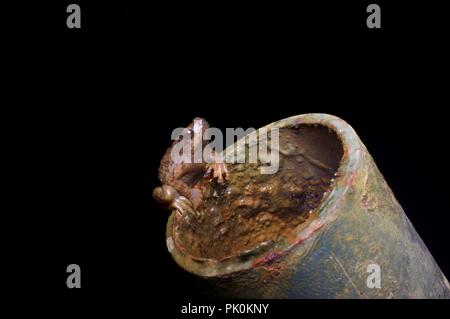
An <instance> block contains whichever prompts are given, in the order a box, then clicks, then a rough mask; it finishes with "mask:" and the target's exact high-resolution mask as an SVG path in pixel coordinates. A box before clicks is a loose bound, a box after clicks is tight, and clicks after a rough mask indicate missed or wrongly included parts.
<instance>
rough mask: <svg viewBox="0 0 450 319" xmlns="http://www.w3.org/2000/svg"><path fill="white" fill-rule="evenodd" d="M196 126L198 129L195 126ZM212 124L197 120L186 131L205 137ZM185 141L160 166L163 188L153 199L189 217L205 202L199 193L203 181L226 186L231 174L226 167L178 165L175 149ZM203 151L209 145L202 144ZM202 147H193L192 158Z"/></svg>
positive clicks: (175, 142) (220, 164)
mask: <svg viewBox="0 0 450 319" xmlns="http://www.w3.org/2000/svg"><path fill="white" fill-rule="evenodd" d="M194 123H196V125H194ZM208 127H209V124H208V122H206V120H204V119H202V118H198V117H197V118H195V119H194V120H193V121H192V123H191V124H189V126H187V127H186V128H185V130H186V131H184V133H187V134H188V136H191V138H193V137H194V134H201V135H202V136H203V133H204V132H205V131H206V130H207V129H208ZM180 141H181V139H179V140H175V141H174V142H173V143H172V146H171V147H169V149H167V151H166V153H165V154H164V156H163V158H162V160H161V164H160V166H159V179H160V181H161V183H162V184H163V185H162V186H161V187H157V188H156V189H155V190H154V191H153V197H154V198H155V199H156V200H157V201H158V202H159V203H161V204H162V205H163V206H165V207H167V208H169V209H176V210H178V211H179V212H180V213H181V214H182V215H184V214H185V213H190V214H195V212H196V210H197V208H199V207H200V205H201V202H202V193H201V190H200V189H199V187H198V186H199V185H198V183H199V181H200V180H203V179H208V178H215V179H216V180H217V182H218V183H222V182H223V181H224V178H225V177H226V174H227V168H226V165H225V163H206V162H202V163H175V162H174V161H173V160H172V157H171V151H172V149H173V147H174V146H175V145H176V144H177V143H179V142H180ZM200 143H202V145H200V147H201V148H202V150H203V148H204V147H205V145H206V144H207V141H204V140H203V139H202V140H201V142H200ZM196 147H198V145H195V143H192V144H191V156H192V158H193V154H194V150H195V148H196Z"/></svg>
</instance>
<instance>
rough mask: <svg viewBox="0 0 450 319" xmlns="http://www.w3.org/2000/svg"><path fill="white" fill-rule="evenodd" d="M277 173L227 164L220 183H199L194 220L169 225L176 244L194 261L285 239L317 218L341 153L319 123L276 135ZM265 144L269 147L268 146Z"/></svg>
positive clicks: (330, 133) (254, 166)
mask: <svg viewBox="0 0 450 319" xmlns="http://www.w3.org/2000/svg"><path fill="white" fill-rule="evenodd" d="M279 132H280V133H279V136H280V143H279V145H280V146H279V152H280V153H279V156H280V157H279V163H280V164H279V169H278V171H277V172H276V173H275V174H271V175H264V174H261V172H260V165H261V164H250V163H244V164H242V163H241V164H227V167H228V170H229V173H228V177H227V179H226V182H225V183H223V184H218V183H216V182H214V181H211V182H210V183H206V184H204V186H202V188H201V190H202V193H203V198H204V201H203V205H202V206H203V207H202V208H201V210H200V213H201V217H200V218H186V219H182V220H181V221H179V222H178V223H177V225H176V227H175V233H176V234H175V237H176V240H177V243H178V244H179V245H181V246H182V247H183V249H184V250H185V251H186V252H188V253H189V254H191V255H192V256H195V257H201V258H210V259H217V260H220V259H223V258H226V257H230V256H235V255H239V254H242V253H243V252H248V251H251V250H253V249H255V248H256V247H258V246H259V245H261V244H263V243H267V242H271V241H274V240H277V239H280V238H281V237H285V238H286V237H289V236H290V235H292V234H293V233H294V232H295V230H296V229H297V230H298V229H299V228H301V227H302V225H304V224H305V222H306V221H308V220H309V219H312V218H315V217H316V216H317V212H316V208H317V207H318V206H319V204H320V202H321V201H322V199H323V198H324V194H325V192H327V190H329V188H330V185H331V183H332V179H333V178H334V176H335V173H336V171H337V170H338V167H339V163H340V160H341V158H342V154H343V148H342V144H341V142H340V140H339V138H338V137H337V135H336V134H335V133H334V132H333V131H331V130H329V129H328V128H327V127H324V126H321V125H300V126H298V127H291V128H283V129H280V131H279ZM269 145H270V143H269Z"/></svg>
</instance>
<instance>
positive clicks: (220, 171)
mask: <svg viewBox="0 0 450 319" xmlns="http://www.w3.org/2000/svg"><path fill="white" fill-rule="evenodd" d="M212 158H213V162H212V163H210V164H208V174H211V175H212V177H213V178H214V179H216V180H217V182H218V183H219V184H222V183H223V182H224V181H225V179H226V178H227V175H228V169H227V165H226V164H225V162H224V161H223V157H222V155H219V154H218V153H213V154H212Z"/></svg>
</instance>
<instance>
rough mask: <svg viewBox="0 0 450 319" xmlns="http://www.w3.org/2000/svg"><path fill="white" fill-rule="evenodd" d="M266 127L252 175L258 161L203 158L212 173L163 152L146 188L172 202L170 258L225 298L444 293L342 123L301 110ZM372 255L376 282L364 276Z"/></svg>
mask: <svg viewBox="0 0 450 319" xmlns="http://www.w3.org/2000/svg"><path fill="white" fill-rule="evenodd" d="M205 123H206V122H205ZM272 127H274V128H279V129H280V130H279V132H280V134H279V136H280V137H279V138H280V145H279V149H278V150H274V149H272V150H271V151H279V154H280V168H279V170H278V172H277V173H275V174H273V175H262V174H260V172H259V169H258V168H259V165H260V164H248V163H245V164H228V163H227V164H226V167H212V169H213V170H214V169H215V170H216V171H217V170H219V172H220V174H219V178H218V175H217V174H216V173H215V172H211V164H210V165H209V167H207V166H205V165H203V166H202V165H197V166H195V168H194V167H193V166H189V165H186V164H183V165H185V166H183V167H182V169H181V168H180V167H175V166H177V165H174V164H173V163H172V162H170V161H169V162H168V159H167V154H168V153H166V156H165V159H163V161H162V164H161V168H160V179H161V182H162V183H163V184H165V185H164V186H163V187H162V188H158V189H156V190H155V192H154V196H155V198H157V199H159V200H160V201H161V202H163V203H165V204H167V205H168V207H169V208H170V209H172V214H171V215H170V217H169V220H168V223H167V234H166V237H167V246H168V249H169V252H170V253H171V254H172V256H173V258H174V259H175V261H176V262H177V263H178V264H179V265H180V266H181V267H182V268H184V269H185V270H187V271H189V272H191V273H193V274H196V275H198V276H200V277H203V278H206V279H207V280H209V281H210V282H212V283H214V285H215V286H216V287H217V290H218V291H219V292H220V294H221V295H222V296H228V297H234V298H449V297H450V286H449V283H448V281H447V279H446V278H445V276H444V275H443V274H442V272H441V270H440V269H439V267H438V265H437V264H436V262H435V261H434V259H433V257H432V256H431V254H430V252H429V251H428V249H427V248H426V246H425V245H424V243H423V242H422V240H421V239H420V237H419V235H418V234H417V233H416V231H415V230H414V227H413V226H412V225H411V223H410V221H409V220H408V218H407V216H406V215H405V213H404V211H403V209H402V207H401V206H400V205H399V203H398V202H397V200H396V199H395V197H394V195H393V194H392V191H391V189H390V188H389V186H388V185H387V184H386V182H385V180H384V178H383V176H382V175H381V174H380V172H379V170H378V168H377V167H376V165H375V163H374V161H373V159H372V157H371V156H370V154H369V153H368V151H367V149H366V147H365V146H364V144H363V143H362V142H361V141H360V139H359V138H358V136H357V135H356V133H355V131H354V130H353V129H352V128H351V127H350V126H349V125H348V124H347V123H346V122H344V121H343V120H341V119H339V118H336V117H334V116H331V115H326V114H306V115H299V116H294V117H290V118H287V119H284V120H281V121H278V122H275V123H272V124H270V125H268V126H266V128H272ZM258 132H260V130H258V131H256V132H254V133H252V134H257V133H258ZM253 136H257V135H253ZM260 137H261V136H260ZM260 141H261V140H260ZM175 143H176V142H175ZM269 145H270V143H269ZM234 146H235V145H233V146H232V147H234ZM168 152H169V151H168ZM237 152H238V153H239V152H245V147H242V146H239V147H237ZM226 161H227V159H226ZM186 168H188V169H186ZM186 172H188V173H186ZM224 172H225V173H226V174H222V173H224ZM225 175H226V176H225ZM223 176H224V177H225V178H224V180H223V181H222V180H221V179H222V177H223ZM179 181H182V182H181V183H179ZM167 190H170V191H167ZM373 264H376V265H378V266H379V270H380V279H381V282H380V287H379V288H377V287H373V286H371V285H368V284H367V282H368V277H369V276H370V275H371V273H369V272H368V270H370V271H373V269H371V268H370V266H369V265H373ZM372 279H373V278H372ZM372 279H369V281H370V280H372ZM369 286H370V287H371V288H370V287H369Z"/></svg>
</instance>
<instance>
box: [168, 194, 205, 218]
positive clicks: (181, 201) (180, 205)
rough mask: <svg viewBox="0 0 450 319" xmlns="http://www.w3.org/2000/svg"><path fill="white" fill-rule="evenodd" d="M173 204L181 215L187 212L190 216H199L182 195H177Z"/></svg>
mask: <svg viewBox="0 0 450 319" xmlns="http://www.w3.org/2000/svg"><path fill="white" fill-rule="evenodd" d="M173 206H174V208H175V209H176V210H178V211H179V212H180V214H181V215H183V216H185V215H186V214H189V215H190V216H196V217H199V214H198V213H197V212H196V211H195V210H194V208H193V207H192V203H191V202H190V201H189V199H187V198H186V197H184V196H180V197H178V198H177V199H176V200H175V201H174V203H173Z"/></svg>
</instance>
